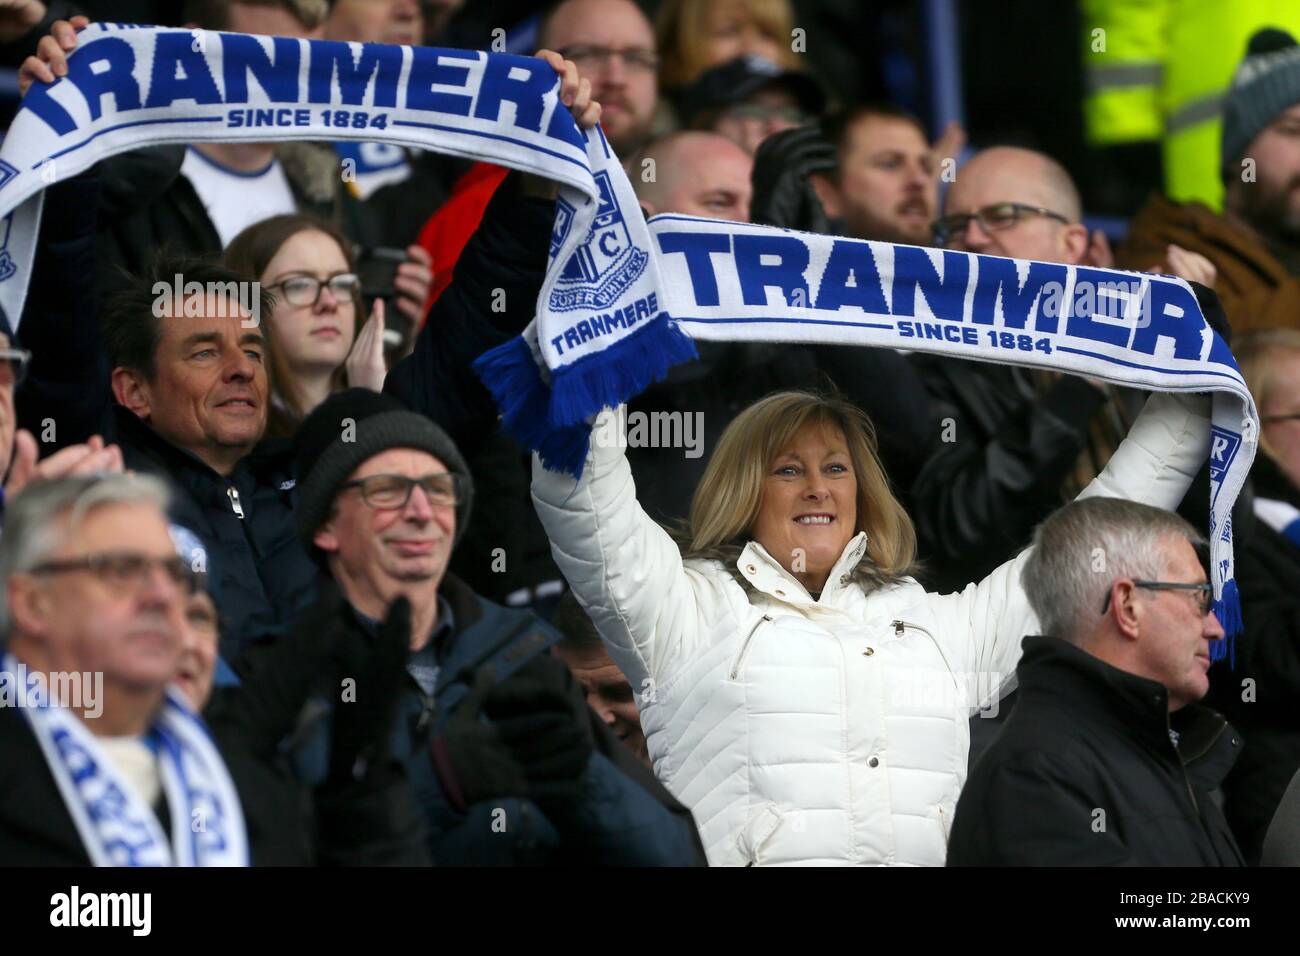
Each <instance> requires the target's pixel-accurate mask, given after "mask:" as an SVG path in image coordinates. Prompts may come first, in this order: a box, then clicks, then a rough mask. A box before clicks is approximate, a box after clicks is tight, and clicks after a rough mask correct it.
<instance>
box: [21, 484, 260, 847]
mask: <svg viewBox="0 0 1300 956" xmlns="http://www.w3.org/2000/svg"><path fill="white" fill-rule="evenodd" d="M166 506H167V491H166V489H165V487H164V486H163V484H162V483H161V482H160V481H158V480H157V479H156V478H151V477H147V476H141V475H107V476H78V477H73V478H64V479H60V480H57V481H48V482H42V483H40V484H39V485H36V486H33V487H32V488H30V489H28V490H26V491H24V492H23V494H22V495H20V496H18V498H16V499H15V502H14V504H13V506H12V507H11V509H10V511H9V515H8V517H9V526H8V527H7V528H6V533H5V535H4V537H3V538H2V539H0V582H3V590H2V591H0V627H2V628H4V629H5V630H6V631H7V633H8V642H7V646H6V647H5V648H4V653H3V657H2V658H0V660H3V663H2V664H0V671H3V674H2V675H0V679H2V680H3V682H4V683H5V684H6V685H7V686H6V693H5V694H4V696H3V698H0V699H2V700H3V706H0V791H2V792H3V793H4V794H5V796H6V799H5V800H4V801H3V807H0V859H3V860H4V861H5V862H6V863H8V864H17V865H41V866H51V865H61V866H87V865H90V864H94V865H99V866H104V865H173V864H174V865H189V866H195V865H197V866H205V865H227V866H228V865H247V864H248V849H247V839H246V836H245V828H244V820H243V813H242V809H241V806H240V803H239V799H238V797H237V796H236V793H235V789H234V785H233V783H232V782H231V779H230V776H229V773H228V771H227V769H226V766H225V763H224V761H223V760H222V759H221V757H220V755H219V754H218V752H217V750H216V747H215V746H214V745H213V743H212V742H211V740H210V738H209V737H208V735H207V733H206V732H205V731H203V730H202V728H201V726H200V725H199V724H198V723H197V721H196V718H195V714H194V711H193V709H192V707H191V705H190V704H189V703H187V702H186V701H185V699H184V698H183V697H182V696H181V695H180V694H178V693H176V692H175V691H169V690H168V687H167V685H168V684H169V683H170V682H171V681H172V680H173V678H174V677H175V675H176V673H177V669H178V666H179V664H180V661H181V655H182V651H183V642H184V632H185V627H186V624H185V618H184V615H185V611H186V607H187V603H188V602H189V600H190V598H191V597H192V596H193V595H194V594H195V593H196V591H197V590H198V587H199V575H198V574H197V573H196V572H195V571H194V569H193V568H192V567H191V565H190V563H189V562H188V561H186V560H185V559H183V558H182V557H181V556H180V555H179V554H178V553H177V550H176V545H175V544H174V543H173V540H172V537H171V534H170V533H169V530H168V521H167V518H166V515H165V509H166ZM199 820H202V827H198V828H195V823H196V821H199ZM192 828H193V829H192Z"/></svg>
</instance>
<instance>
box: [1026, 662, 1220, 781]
mask: <svg viewBox="0 0 1300 956" xmlns="http://www.w3.org/2000/svg"><path fill="white" fill-rule="evenodd" d="M1022 646H1023V648H1024V655H1023V656H1022V657H1021V659H1020V664H1019V665H1018V666H1017V668H1016V676H1017V678H1018V680H1019V685H1020V692H1021V694H1022V695H1023V696H1024V697H1025V699H1029V698H1032V697H1040V696H1041V697H1044V698H1048V699H1051V700H1052V701H1053V702H1054V703H1056V704H1058V705H1061V706H1064V707H1066V708H1068V709H1069V710H1072V711H1075V712H1077V713H1082V714H1083V715H1084V716H1086V717H1088V718H1090V719H1091V720H1093V721H1097V722H1101V723H1103V724H1106V725H1109V726H1111V727H1112V728H1113V729H1114V730H1116V731H1117V732H1119V733H1120V734H1122V735H1123V736H1126V737H1129V738H1131V739H1134V740H1137V741H1140V742H1142V743H1143V744H1145V745H1147V746H1149V747H1152V748H1154V749H1155V750H1156V751H1157V752H1160V753H1168V752H1169V748H1170V747H1175V746H1176V748H1177V752H1178V754H1179V755H1180V756H1181V757H1182V758H1183V761H1184V762H1185V763H1186V764H1187V769H1188V773H1189V774H1191V775H1192V776H1194V777H1195V778H1196V779H1197V782H1198V783H1201V784H1202V785H1203V786H1205V787H1206V788H1207V789H1213V787H1215V786H1217V785H1218V783H1219V782H1220V781H1222V779H1223V777H1224V776H1225V775H1226V774H1227V772H1228V771H1229V770H1230V769H1231V768H1232V765H1233V763H1235V762H1236V758H1237V753H1238V751H1239V750H1240V747H1241V735H1240V734H1238V733H1237V732H1236V731H1235V730H1234V729H1233V728H1232V725H1231V724H1229V723H1228V722H1227V720H1225V719H1224V718H1223V716H1222V715H1221V714H1219V713H1217V712H1216V711H1213V710H1211V709H1210V708H1208V707H1205V706H1202V705H1201V704H1188V705H1187V706H1186V707H1183V708H1180V709H1179V710H1178V711H1177V712H1175V713H1174V714H1172V715H1171V714H1170V713H1169V691H1168V690H1166V688H1165V687H1164V685H1163V684H1160V683H1159V682H1157V681H1153V680H1148V679H1147V678H1145V677H1139V676H1138V675H1136V674H1130V673H1128V672H1127V671H1122V670H1120V669H1119V668H1118V667H1113V666H1111V665H1110V664H1107V663H1106V662H1105V661H1103V660H1100V659H1098V658H1096V657H1093V656H1092V655H1091V654H1089V653H1088V652H1087V651H1085V650H1083V649H1082V648H1080V647H1076V646H1075V645H1073V644H1071V643H1069V642H1068V641H1063V640H1060V639H1058V638H1055V637H1036V636H1031V637H1026V638H1025V639H1024V642H1023V645H1022ZM1171 730H1173V731H1175V732H1176V733H1177V735H1178V742H1177V744H1174V741H1173V738H1171V737H1170V731H1171Z"/></svg>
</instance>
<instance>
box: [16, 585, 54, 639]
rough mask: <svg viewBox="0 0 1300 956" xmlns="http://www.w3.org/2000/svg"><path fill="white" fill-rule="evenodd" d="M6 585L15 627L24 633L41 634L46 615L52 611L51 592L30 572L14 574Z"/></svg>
mask: <svg viewBox="0 0 1300 956" xmlns="http://www.w3.org/2000/svg"><path fill="white" fill-rule="evenodd" d="M5 587H6V590H7V591H8V593H7V595H6V597H7V599H8V601H9V618H10V620H11V621H12V622H13V629H14V630H15V631H19V632H21V633H24V634H40V633H41V632H42V631H43V630H44V627H43V622H44V620H45V617H46V615H48V614H49V613H50V600H51V598H50V595H49V592H47V591H46V590H45V588H43V587H41V585H40V582H39V581H38V580H37V579H36V578H34V577H32V576H31V575H28V574H15V575H13V576H12V577H10V578H9V580H8V581H7V582H6V584H5Z"/></svg>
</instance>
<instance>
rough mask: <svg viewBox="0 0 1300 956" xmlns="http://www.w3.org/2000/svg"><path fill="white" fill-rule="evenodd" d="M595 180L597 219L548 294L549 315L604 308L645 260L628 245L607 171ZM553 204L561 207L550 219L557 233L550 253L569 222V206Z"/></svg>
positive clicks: (630, 281)
mask: <svg viewBox="0 0 1300 956" xmlns="http://www.w3.org/2000/svg"><path fill="white" fill-rule="evenodd" d="M595 180H596V186H597V187H598V188H599V189H600V204H599V206H598V207H597V209H596V218H595V220H593V222H592V224H591V229H590V231H588V233H587V236H586V238H585V239H584V240H583V242H582V244H581V245H580V246H579V247H578V250H577V251H576V252H575V253H574V254H573V255H572V256H571V257H570V258H569V261H568V263H567V264H566V265H565V267H564V271H562V272H561V273H560V277H559V279H558V280H557V281H556V283H555V289H554V290H552V292H551V311H552V312H572V311H574V310H576V309H607V308H609V307H610V306H611V305H612V304H613V303H614V302H616V301H618V299H619V297H620V296H621V295H622V294H623V293H624V292H626V291H627V290H628V289H629V288H630V287H631V286H632V284H633V283H634V282H636V280H637V279H639V278H641V274H642V273H643V272H645V267H646V262H647V261H649V259H650V256H649V254H648V253H647V252H646V251H645V250H644V249H638V248H637V247H636V245H635V244H634V243H633V242H632V236H631V234H630V233H629V231H628V227H627V221H626V220H625V219H624V218H623V210H622V209H620V208H619V204H618V197H617V196H616V195H615V193H614V187H613V186H612V185H611V184H610V181H609V173H608V171H602V172H599V173H597V174H596V175H595ZM558 202H559V203H562V204H563V208H561V209H559V210H557V214H556V218H555V222H556V227H557V230H558V233H557V235H556V236H555V237H553V239H552V248H553V249H558V248H559V246H560V245H563V244H564V240H565V239H567V238H568V232H569V228H570V227H571V226H572V223H573V213H574V210H573V207H571V206H569V204H568V203H565V202H564V201H563V200H559V201H558ZM556 239H558V243H557V242H556Z"/></svg>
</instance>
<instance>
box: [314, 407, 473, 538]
mask: <svg viewBox="0 0 1300 956" xmlns="http://www.w3.org/2000/svg"><path fill="white" fill-rule="evenodd" d="M390 448H415V449H418V450H419V451H427V452H428V453H429V454H430V455H432V456H433V457H434V458H437V459H438V460H439V461H440V462H442V463H443V464H444V465H446V466H447V470H448V471H450V472H451V473H452V474H453V475H457V476H459V481H460V495H459V498H460V500H459V501H457V502H456V537H455V540H454V541H453V547H454V546H455V544H456V543H458V542H459V541H460V538H461V535H463V534H464V533H465V528H466V527H467V526H468V525H469V512H470V505H471V504H473V501H474V479H473V478H472V477H471V476H470V473H469V468H468V467H467V466H466V464H465V459H464V458H462V457H461V454H460V450H459V449H458V448H457V447H456V443H455V442H453V441H452V440H451V438H450V437H449V436H448V435H447V433H446V432H444V431H443V430H442V429H441V428H439V427H438V426H437V425H435V424H434V423H433V422H432V421H431V420H429V419H428V418H426V417H425V416H424V415H421V414H419V413H417V412H413V411H411V410H410V409H408V408H407V407H406V406H405V405H403V404H402V403H401V402H399V401H398V400H397V399H395V398H393V397H392V396H391V395H385V394H383V393H382V392H372V391H371V390H370V389H368V388H349V389H345V390H344V391H341V392H335V393H334V394H333V395H331V396H330V397H329V398H327V399H325V401H323V402H321V403H320V405H318V406H316V408H315V409H314V410H313V411H312V413H311V414H310V415H308V416H307V418H306V419H305V420H304V421H303V423H302V424H301V425H300V426H299V427H298V434H297V436H296V437H295V439H294V457H295V458H296V459H297V465H298V505H297V508H296V511H295V519H296V521H297V524H298V536H299V537H300V538H301V539H302V542H303V544H304V545H306V547H307V549H308V550H309V551H310V550H311V548H312V538H313V537H315V535H316V530H317V529H318V528H320V526H321V525H322V524H324V523H325V519H326V518H328V517H329V513H330V507H331V506H332V505H333V503H334V496H335V495H337V494H338V491H339V486H340V485H342V484H343V483H344V482H345V481H347V480H348V478H349V477H350V476H351V475H352V473H353V472H354V471H356V469H357V468H358V467H359V466H360V465H361V464H362V463H363V462H365V461H366V460H367V459H370V458H373V457H374V456H375V455H378V454H379V453H380V452H383V451H387V450H388V449H390Z"/></svg>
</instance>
